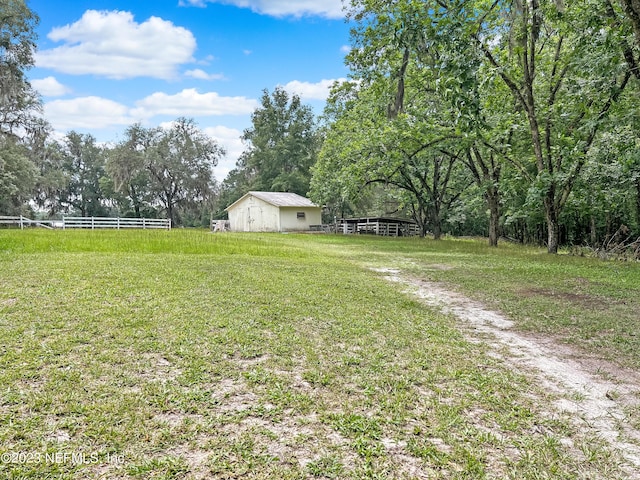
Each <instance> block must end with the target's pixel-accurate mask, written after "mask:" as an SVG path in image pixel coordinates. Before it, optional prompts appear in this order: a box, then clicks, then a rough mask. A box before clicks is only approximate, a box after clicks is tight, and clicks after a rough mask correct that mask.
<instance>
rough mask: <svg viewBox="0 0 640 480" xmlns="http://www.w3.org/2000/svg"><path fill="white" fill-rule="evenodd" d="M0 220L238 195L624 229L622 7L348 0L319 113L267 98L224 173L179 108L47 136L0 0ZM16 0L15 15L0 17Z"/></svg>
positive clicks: (194, 219) (489, 222) (633, 230)
mask: <svg viewBox="0 0 640 480" xmlns="http://www.w3.org/2000/svg"><path fill="white" fill-rule="evenodd" d="M0 2H2V5H3V9H9V10H7V11H11V12H12V15H6V16H5V17H3V20H2V21H3V22H4V23H3V25H2V27H1V28H2V36H1V37H0V41H1V42H2V43H1V44H0V81H1V82H2V85H0V86H1V87H2V90H1V92H2V94H1V95H0V128H1V130H0V213H4V214H6V213H17V212H25V211H28V210H30V209H31V210H37V211H39V212H46V214H48V215H59V214H61V213H66V212H70V213H71V212H73V213H78V214H82V215H105V214H109V215H113V214H116V213H117V214H119V215H127V216H129V215H130V216H158V215H163V216H168V217H170V218H172V219H173V221H174V222H176V223H178V224H184V225H205V224H207V223H208V221H209V218H210V217H211V216H213V217H215V218H223V217H224V216H225V211H224V208H225V207H227V206H228V205H229V204H231V203H232V202H234V201H235V200H237V199H238V198H240V197H241V196H242V195H243V194H245V193H246V192H248V191H250V190H271V191H290V192H295V193H299V194H301V195H309V196H310V197H311V198H312V199H313V200H314V201H316V202H318V203H320V204H322V205H323V206H324V207H325V220H326V221H331V220H333V218H334V217H343V216H351V215H372V214H373V215H393V216H405V217H409V218H413V219H414V220H415V221H416V222H417V223H418V224H419V226H420V229H421V232H422V234H423V235H427V234H430V235H433V236H434V237H435V238H440V237H441V236H442V235H445V234H452V235H474V236H476V235H483V236H486V237H488V238H489V243H490V244H491V245H497V244H498V241H499V238H501V237H506V238H509V239H512V240H516V241H520V242H527V243H537V244H544V245H546V246H547V249H548V251H549V252H550V253H555V252H557V251H558V248H559V247H560V246H561V245H590V246H594V247H595V246H598V245H605V244H608V243H610V242H611V241H612V239H614V238H616V239H617V240H616V241H618V240H620V239H637V238H638V237H640V109H639V108H638V107H639V100H638V99H640V22H639V21H638V18H640V15H638V13H639V12H638V8H637V5H636V4H637V2H636V1H635V0H615V1H614V0H585V1H584V2H566V1H564V0H526V1H525V0H513V1H509V2H501V1H492V2H486V1H484V0H464V1H463V0H456V1H450V2H442V1H440V0H424V1H421V2H414V1H411V0H394V1H391V0H383V1H379V0H376V1H372V0H351V2H350V5H349V9H348V12H349V13H348V14H349V18H350V20H351V22H352V23H353V25H354V28H353V30H352V46H353V48H352V50H351V53H349V54H348V56H347V64H348V66H349V67H350V70H351V79H350V80H349V81H345V82H342V83H338V84H336V85H334V87H333V89H332V92H331V95H330V98H329V100H328V102H327V106H326V108H325V111H324V113H323V115H322V116H320V117H319V118H316V117H315V116H314V114H313V112H312V110H311V108H310V107H309V106H306V105H304V104H302V102H301V100H300V98H299V97H298V96H296V95H290V94H288V93H287V92H286V91H284V89H282V88H276V89H275V90H274V91H273V92H269V91H267V90H265V91H264V92H263V95H262V98H261V105H260V106H259V107H258V108H257V109H256V110H255V112H254V113H253V115H252V117H251V120H252V126H251V127H250V128H248V129H247V130H245V131H244V133H243V135H242V140H243V141H244V143H245V150H244V152H243V153H242V155H241V156H240V158H239V160H238V162H237V165H236V168H235V169H233V170H232V171H231V172H230V173H229V175H228V176H227V177H226V178H225V179H224V180H223V181H222V182H221V183H217V182H216V180H215V179H214V178H213V175H212V168H213V166H215V165H216V162H218V161H219V159H220V158H221V156H222V155H223V153H224V152H223V149H222V148H221V147H220V146H219V145H218V144H217V143H216V142H215V141H213V140H212V139H210V138H208V137H207V136H206V135H204V134H203V133H202V131H201V130H199V129H198V127H197V125H195V123H194V122H193V121H192V120H189V119H184V118H181V119H178V120H176V121H175V122H174V123H173V126H172V127H171V128H169V129H159V128H146V127H143V126H142V125H133V126H131V127H129V128H128V129H127V130H126V132H125V133H124V136H123V138H124V139H123V140H122V141H120V142H119V143H117V144H114V145H109V146H100V145H97V143H96V141H95V139H94V138H93V137H92V136H91V135H82V134H79V133H76V132H71V133H69V134H68V135H67V136H66V137H65V138H64V139H62V140H54V139H52V138H51V136H50V134H49V127H48V126H47V124H46V122H45V121H44V120H42V119H41V118H40V116H39V108H40V103H39V100H38V96H37V93H36V92H34V91H33V90H32V89H31V87H30V85H29V84H28V82H27V81H26V79H25V77H24V71H25V70H26V69H27V68H29V66H30V65H31V64H32V52H33V49H34V48H35V39H34V35H33V26H34V25H35V22H37V17H36V16H35V14H33V12H31V11H29V9H28V8H26V7H25V6H24V3H23V2H21V1H18V0H12V1H9V0H0ZM10 9H13V10H10Z"/></svg>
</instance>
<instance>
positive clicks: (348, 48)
mask: <svg viewBox="0 0 640 480" xmlns="http://www.w3.org/2000/svg"><path fill="white" fill-rule="evenodd" d="M340 51H341V52H342V53H349V52H350V51H351V45H343V46H341V47H340Z"/></svg>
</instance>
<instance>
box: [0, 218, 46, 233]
mask: <svg viewBox="0 0 640 480" xmlns="http://www.w3.org/2000/svg"><path fill="white" fill-rule="evenodd" d="M0 224H3V225H19V226H20V229H21V230H22V229H23V228H24V227H30V226H34V227H43V228H48V229H52V228H53V227H54V226H55V220H31V219H30V218H27V217H23V216H22V215H19V216H14V217H10V216H6V215H0Z"/></svg>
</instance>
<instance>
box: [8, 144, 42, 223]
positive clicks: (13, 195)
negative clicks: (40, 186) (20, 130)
mask: <svg viewBox="0 0 640 480" xmlns="http://www.w3.org/2000/svg"><path fill="white" fill-rule="evenodd" d="M36 175H37V172H36V167H35V165H34V164H33V162H32V161H31V159H30V158H29V151H28V149H27V148H26V147H24V146H22V145H19V144H16V143H14V142H12V141H11V140H10V139H4V138H2V137H0V215H19V214H23V213H26V212H25V205H26V203H27V201H28V200H29V198H30V197H31V191H32V189H33V187H34V186H35V182H36Z"/></svg>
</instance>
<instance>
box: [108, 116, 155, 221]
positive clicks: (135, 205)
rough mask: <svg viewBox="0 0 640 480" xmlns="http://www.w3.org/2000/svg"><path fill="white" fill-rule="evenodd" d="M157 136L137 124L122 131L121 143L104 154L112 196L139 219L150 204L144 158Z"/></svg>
mask: <svg viewBox="0 0 640 480" xmlns="http://www.w3.org/2000/svg"><path fill="white" fill-rule="evenodd" d="M159 134H160V130H158V129H145V128H143V127H142V126H141V125H140V124H135V125H132V126H130V127H129V128H128V129H127V130H126V131H125V139H124V140H123V141H122V142H120V143H119V144H117V145H116V146H115V147H114V148H112V149H110V150H109V151H108V155H107V163H106V171H107V173H108V174H109V178H110V179H111V182H112V184H113V189H114V190H115V192H114V193H116V194H121V195H123V196H124V198H123V201H124V202H125V205H124V208H125V209H126V210H125V211H127V210H133V216H134V217H136V218H140V217H141V215H142V210H143V209H144V208H145V207H146V206H148V205H149V204H150V202H151V179H150V177H149V175H150V172H149V170H148V169H147V168H146V166H145V154H146V153H148V152H149V148H150V147H151V145H153V142H154V140H155V139H156V138H157V137H158V135H159Z"/></svg>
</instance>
